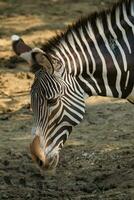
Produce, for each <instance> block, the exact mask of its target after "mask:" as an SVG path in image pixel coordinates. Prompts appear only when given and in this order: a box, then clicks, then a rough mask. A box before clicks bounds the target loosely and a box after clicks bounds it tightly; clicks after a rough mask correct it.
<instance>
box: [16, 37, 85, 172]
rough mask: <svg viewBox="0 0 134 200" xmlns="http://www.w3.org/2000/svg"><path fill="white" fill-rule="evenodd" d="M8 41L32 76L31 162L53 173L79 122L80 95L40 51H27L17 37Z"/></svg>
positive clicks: (76, 87) (81, 106)
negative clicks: (27, 64)
mask: <svg viewBox="0 0 134 200" xmlns="http://www.w3.org/2000/svg"><path fill="white" fill-rule="evenodd" d="M12 40H13V49H14V51H15V53H16V54H17V55H19V56H21V57H22V58H23V59H25V60H26V61H27V62H28V63H29V64H30V66H31V69H32V72H33V73H34V74H35V79H34V83H33V85H32V88H31V106H32V110H33V114H34V118H35V129H34V138H33V141H32V143H31V144H30V151H31V154H32V159H33V160H34V161H35V162H36V163H37V164H38V166H39V167H40V168H41V169H43V170H47V169H53V168H55V167H56V166H57V164H58V160H59V151H60V149H61V148H62V146H63V144H64V143H65V141H66V139H67V138H68V136H69V134H70V132H71V131H72V127H73V126H75V125H77V124H79V122H80V121H81V120H82V118H83V114H84V112H85V103H84V98H83V92H82V91H81V90H80V87H79V86H78V83H77V81H76V80H75V79H74V80H73V81H72V82H68V76H69V75H67V74H66V70H65V69H63V70H62V73H57V71H56V70H55V69H57V62H53V59H52V57H50V56H49V55H46V53H45V52H44V51H42V50H41V49H38V48H34V49H31V48H30V47H29V46H27V45H26V44H25V43H24V42H23V40H22V39H21V38H19V37H18V36H13V38H12ZM55 63H56V64H55ZM60 65H61V66H62V64H61V63H59V66H60ZM59 68H60V67H59ZM60 72H61V71H60ZM69 80H71V77H70V78H69ZM74 85H75V87H74Z"/></svg>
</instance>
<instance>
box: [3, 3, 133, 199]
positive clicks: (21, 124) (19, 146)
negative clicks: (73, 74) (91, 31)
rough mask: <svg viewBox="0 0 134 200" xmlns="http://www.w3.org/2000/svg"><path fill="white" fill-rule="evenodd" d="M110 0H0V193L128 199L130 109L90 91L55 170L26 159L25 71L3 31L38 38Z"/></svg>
mask: <svg viewBox="0 0 134 200" xmlns="http://www.w3.org/2000/svg"><path fill="white" fill-rule="evenodd" d="M111 2H113V1H112V0H111V1H110V0H105V1H100V0H94V1H93V0H83V1H80V0H45V1H43V0H36V1H34V0H27V1H26V0H23V1H19V0H3V1H2V0H0V200H5V199H6V200H7V199H8V200H12V199H13V200H21V199H23V200H27V199H28V200H41V199H42V200H45V199H46V200H133V199H134V148H133V147H134V133H133V132H134V131H133V130H134V109H133V105H131V104H129V103H128V102H127V101H125V100H119V99H112V98H102V97H92V98H90V99H88V100H87V101H86V105H87V109H86V114H85V118H84V120H83V122H82V123H81V124H80V125H79V126H78V127H77V128H75V129H74V130H73V133H72V134H71V136H70V138H69V140H68V141H67V143H66V145H65V147H64V148H63V150H62V151H61V155H60V162H59V165H58V167H57V170H56V171H55V172H52V173H51V174H48V173H45V174H41V173H40V171H39V170H38V168H36V166H35V164H33V162H32V161H31V158H30V154H29V143H30V141H31V139H32V135H31V128H32V125H33V122H32V112H31V110H30V96H29V91H30V86H31V84H32V80H33V76H32V74H31V73H29V72H28V68H27V67H26V65H25V63H23V62H22V61H21V60H20V59H18V58H16V57H15V56H14V54H13V52H12V51H11V44H10V36H11V35H12V34H15V33H16V34H19V35H22V36H23V38H24V39H25V40H26V42H27V43H29V44H30V45H31V46H40V45H41V44H42V43H44V42H45V41H46V40H47V39H48V38H50V37H52V36H53V35H55V34H56V33H57V32H59V31H61V30H64V29H65V27H66V25H67V24H70V23H72V22H73V21H74V20H75V19H77V18H79V17H80V16H81V15H86V14H87V13H90V12H93V11H94V10H99V9H100V8H106V7H107V6H110V5H111Z"/></svg>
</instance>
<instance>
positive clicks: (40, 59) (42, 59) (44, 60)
mask: <svg viewBox="0 0 134 200" xmlns="http://www.w3.org/2000/svg"><path fill="white" fill-rule="evenodd" d="M33 57H34V59H35V61H36V62H37V63H38V64H39V65H41V66H43V67H44V69H45V70H46V71H48V72H49V73H50V74H52V73H53V65H52V63H51V60H50V58H49V57H48V56H47V55H46V54H44V52H42V51H41V50H40V51H38V52H37V51H36V52H34V51H33Z"/></svg>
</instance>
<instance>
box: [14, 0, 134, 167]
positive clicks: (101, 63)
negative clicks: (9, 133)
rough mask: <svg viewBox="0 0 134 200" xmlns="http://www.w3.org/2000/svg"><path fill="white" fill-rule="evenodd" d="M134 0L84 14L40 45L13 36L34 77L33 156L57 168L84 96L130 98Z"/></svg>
mask: <svg viewBox="0 0 134 200" xmlns="http://www.w3.org/2000/svg"><path fill="white" fill-rule="evenodd" d="M133 41H134V0H123V1H120V2H118V3H117V4H115V5H113V7H112V8H111V9H108V10H104V11H100V12H94V13H93V14H90V15H89V16H87V17H83V18H81V19H80V20H78V21H77V22H76V23H75V24H73V25H71V26H69V27H68V28H67V30H66V31H64V32H63V33H61V34H59V35H57V36H55V37H53V38H52V39H50V40H49V41H48V42H47V43H46V44H44V45H43V47H42V48H37V47H35V48H31V47H29V46H28V45H27V44H25V42H24V41H23V40H22V38H20V37H19V36H18V35H13V36H12V46H13V50H14V51H15V53H16V54H17V55H18V56H20V57H22V58H23V59H25V60H26V61H27V62H28V63H29V65H30V70H31V71H32V72H33V73H34V75H35V78H34V82H33V85H32V87H31V107H32V110H33V114H34V121H35V127H36V128H35V129H34V131H33V132H34V138H33V141H32V142H31V144H30V150H31V155H32V159H33V160H34V161H35V162H36V163H37V165H38V166H39V167H40V168H41V169H42V170H51V169H54V168H56V166H57V164H58V161H59V153H60V150H61V149H62V147H63V145H64V143H65V141H66V140H67V138H68V137H69V135H70V133H71V131H72V128H73V127H74V126H76V125H78V124H79V123H80V122H81V121H82V119H83V116H84V113H85V101H84V100H85V98H86V97H87V96H88V97H91V96H98V95H99V96H108V97H114V98H124V99H128V100H129V101H130V102H132V103H133V102H134V45H133Z"/></svg>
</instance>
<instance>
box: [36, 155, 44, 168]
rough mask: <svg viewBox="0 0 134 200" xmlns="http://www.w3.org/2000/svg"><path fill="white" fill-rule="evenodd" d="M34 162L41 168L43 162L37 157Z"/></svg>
mask: <svg viewBox="0 0 134 200" xmlns="http://www.w3.org/2000/svg"><path fill="white" fill-rule="evenodd" d="M36 161H37V163H38V165H39V166H40V167H42V165H43V161H42V160H40V159H39V158H38V157H37V158H36Z"/></svg>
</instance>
